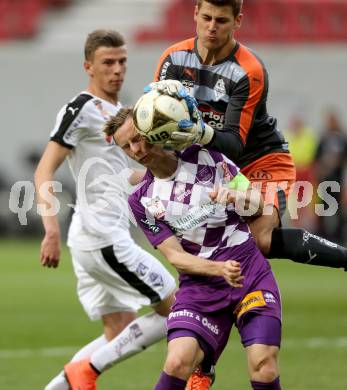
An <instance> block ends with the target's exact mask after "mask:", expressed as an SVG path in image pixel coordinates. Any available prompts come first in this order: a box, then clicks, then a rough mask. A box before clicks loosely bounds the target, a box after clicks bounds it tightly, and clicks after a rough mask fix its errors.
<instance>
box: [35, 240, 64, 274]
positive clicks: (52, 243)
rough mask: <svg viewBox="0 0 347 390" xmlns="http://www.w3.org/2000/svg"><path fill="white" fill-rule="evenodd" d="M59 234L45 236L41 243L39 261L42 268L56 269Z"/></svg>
mask: <svg viewBox="0 0 347 390" xmlns="http://www.w3.org/2000/svg"><path fill="white" fill-rule="evenodd" d="M60 251H61V246H60V234H59V233H54V234H48V233H46V234H45V237H44V238H43V240H42V243H41V253H40V261H41V264H42V265H43V266H44V267H49V268H51V267H53V268H57V267H58V265H59V260H60Z"/></svg>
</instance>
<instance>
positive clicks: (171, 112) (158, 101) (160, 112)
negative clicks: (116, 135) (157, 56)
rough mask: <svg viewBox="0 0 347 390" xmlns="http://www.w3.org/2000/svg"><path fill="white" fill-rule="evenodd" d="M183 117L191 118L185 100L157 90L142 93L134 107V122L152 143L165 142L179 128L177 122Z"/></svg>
mask: <svg viewBox="0 0 347 390" xmlns="http://www.w3.org/2000/svg"><path fill="white" fill-rule="evenodd" d="M181 119H190V115H189V109H188V106H187V103H186V102H185V100H184V99H176V98H174V97H172V96H168V95H164V94H161V93H159V92H158V91H156V90H152V91H150V92H148V93H145V94H144V95H142V96H141V97H140V99H139V100H138V101H137V103H136V104H135V107H134V124H135V126H136V128H137V129H138V131H139V133H140V134H141V135H143V136H144V137H145V138H146V139H147V141H148V142H149V143H151V144H163V143H165V141H166V140H167V139H169V138H170V134H171V133H172V132H173V131H176V130H178V125H177V122H178V121H180V120H181Z"/></svg>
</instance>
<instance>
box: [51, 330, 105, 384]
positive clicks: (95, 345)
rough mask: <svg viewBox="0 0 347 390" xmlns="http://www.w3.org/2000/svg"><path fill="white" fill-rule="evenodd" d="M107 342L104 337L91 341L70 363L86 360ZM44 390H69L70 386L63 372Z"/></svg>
mask: <svg viewBox="0 0 347 390" xmlns="http://www.w3.org/2000/svg"><path fill="white" fill-rule="evenodd" d="M107 343H108V341H107V339H106V337H105V336H104V335H102V336H100V337H98V338H97V339H95V340H93V341H91V342H90V343H89V344H87V345H85V346H84V347H83V348H81V349H80V350H79V351H78V352H77V353H76V354H75V355H74V356H73V357H72V359H71V362H75V361H77V360H81V359H86V358H88V357H90V355H91V354H92V353H93V352H94V351H96V350H97V349H99V348H101V347H102V346H104V345H105V344H107ZM45 390H70V386H69V384H68V383H67V380H66V378H65V375H64V370H63V371H60V372H59V374H58V375H57V376H55V377H54V378H53V379H52V380H51V381H50V382H49V383H48V385H47V386H46V387H45Z"/></svg>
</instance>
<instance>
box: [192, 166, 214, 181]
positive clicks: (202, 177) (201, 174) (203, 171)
mask: <svg viewBox="0 0 347 390" xmlns="http://www.w3.org/2000/svg"><path fill="white" fill-rule="evenodd" d="M196 179H197V181H198V182H199V183H201V184H207V183H209V182H211V181H212V180H213V170H212V168H211V167H209V166H208V165H205V166H203V167H201V168H200V169H198V172H197V173H196Z"/></svg>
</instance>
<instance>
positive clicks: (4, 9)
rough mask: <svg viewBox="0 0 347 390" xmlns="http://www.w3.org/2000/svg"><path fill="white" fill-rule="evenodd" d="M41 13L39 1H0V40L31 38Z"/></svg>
mask: <svg viewBox="0 0 347 390" xmlns="http://www.w3.org/2000/svg"><path fill="white" fill-rule="evenodd" d="M42 11H43V6H42V3H41V1H40V0H26V1H19V0H0V39H12V38H31V37H33V36H34V35H35V34H36V32H37V30H38V26H39V18H40V16H41V13H42Z"/></svg>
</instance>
